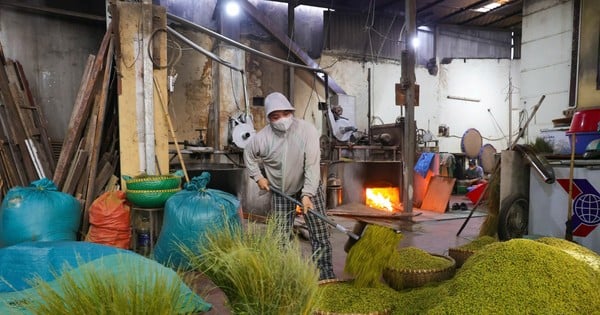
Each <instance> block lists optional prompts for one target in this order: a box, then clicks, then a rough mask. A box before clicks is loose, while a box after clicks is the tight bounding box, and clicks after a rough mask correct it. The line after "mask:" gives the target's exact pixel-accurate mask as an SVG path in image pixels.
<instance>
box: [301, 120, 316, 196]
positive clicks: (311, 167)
mask: <svg viewBox="0 0 600 315" xmlns="http://www.w3.org/2000/svg"><path fill="white" fill-rule="evenodd" d="M307 125H308V126H309V127H310V128H307V129H308V130H306V133H307V141H306V148H305V152H304V186H303V187H302V196H305V195H306V196H309V197H313V196H315V195H316V194H317V189H318V188H319V181H320V179H321V168H320V165H319V162H320V160H321V147H320V144H319V133H318V131H317V129H316V128H315V127H314V126H312V125H309V123H307Z"/></svg>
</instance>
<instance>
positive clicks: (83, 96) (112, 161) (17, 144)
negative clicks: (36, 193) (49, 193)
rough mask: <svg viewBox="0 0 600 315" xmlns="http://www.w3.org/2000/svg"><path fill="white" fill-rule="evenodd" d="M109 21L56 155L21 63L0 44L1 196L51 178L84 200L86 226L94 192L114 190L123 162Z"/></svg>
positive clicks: (85, 72) (83, 227) (85, 226)
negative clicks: (58, 152)
mask: <svg viewBox="0 0 600 315" xmlns="http://www.w3.org/2000/svg"><path fill="white" fill-rule="evenodd" d="M112 37H113V34H112V27H110V26H109V28H108V29H107V32H106V34H105V35H104V37H103V39H102V42H101V44H100V48H99V50H98V53H97V54H96V55H95V56H94V55H90V56H89V57H88V60H87V64H86V67H85V70H84V73H83V77H82V81H81V85H80V87H79V91H78V93H77V97H76V99H75V103H74V106H73V111H72V114H71V119H70V121H69V125H68V126H67V131H66V134H65V138H64V140H63V141H62V146H61V150H60V154H59V155H58V160H57V161H55V159H54V158H53V157H55V156H56V154H53V152H52V144H51V141H50V139H49V137H48V134H47V131H46V121H47V120H46V118H45V117H44V114H43V113H42V110H41V108H40V107H39V106H38V105H37V104H36V103H35V101H34V98H33V97H32V94H31V92H30V91H29V86H28V84H27V80H26V79H25V76H24V73H23V70H22V67H21V66H20V64H19V63H18V62H14V61H12V60H9V59H5V58H4V54H3V53H2V47H1V45H0V61H1V62H2V67H0V199H1V198H2V197H4V195H5V193H6V192H7V190H8V189H10V188H12V187H14V186H27V185H29V183H30V182H32V181H34V180H37V179H40V178H50V179H52V180H53V181H54V183H55V185H56V186H57V187H59V189H61V190H62V191H63V192H65V193H69V194H72V195H73V196H75V197H76V198H77V199H79V200H80V202H81V203H82V206H83V207H82V209H83V210H84V212H83V215H82V231H83V232H84V233H85V231H87V224H88V217H87V209H89V207H90V205H91V203H92V202H93V200H94V199H96V197H98V196H99V195H100V194H102V193H103V192H105V191H108V190H114V188H115V185H116V183H117V181H118V178H117V177H116V176H115V175H114V174H115V172H116V168H117V166H118V162H119V148H118V139H119V136H118V130H117V127H118V117H117V101H116V96H117V94H116V93H117V84H116V82H117V78H116V71H115V69H114V68H115V67H114V62H113V55H114V54H113V50H114V48H113V38H112Z"/></svg>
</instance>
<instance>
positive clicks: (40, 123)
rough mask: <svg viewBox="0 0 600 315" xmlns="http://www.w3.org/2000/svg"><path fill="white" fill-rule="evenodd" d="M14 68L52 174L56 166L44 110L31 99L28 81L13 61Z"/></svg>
mask: <svg viewBox="0 0 600 315" xmlns="http://www.w3.org/2000/svg"><path fill="white" fill-rule="evenodd" d="M15 66H16V69H17V74H18V75H19V80H20V82H21V85H22V87H23V91H24V93H25V95H26V96H27V98H26V99H27V100H28V103H29V107H30V108H31V110H32V111H33V117H34V121H35V123H36V126H37V128H38V130H39V134H40V138H39V142H40V144H41V147H42V149H43V150H44V152H45V156H46V157H48V163H49V167H50V171H51V172H54V168H55V167H56V165H55V163H54V159H53V158H52V155H53V152H52V147H51V145H50V143H51V140H50V136H48V119H47V117H46V115H45V114H44V110H43V109H42V108H41V107H40V106H39V105H38V104H37V102H36V101H35V99H34V98H33V95H32V93H31V89H30V88H29V81H27V77H26V76H25V71H24V70H23V66H22V65H21V63H20V62H19V61H15Z"/></svg>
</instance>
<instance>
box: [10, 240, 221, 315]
mask: <svg viewBox="0 0 600 315" xmlns="http://www.w3.org/2000/svg"><path fill="white" fill-rule="evenodd" d="M90 270H91V271H93V272H100V273H101V274H107V273H109V274H115V275H125V274H127V275H132V273H135V274H134V277H135V278H136V279H141V281H155V279H156V277H155V275H157V274H161V275H164V276H166V277H167V278H168V279H172V281H174V282H173V283H180V289H179V296H178V297H177V298H179V299H181V300H180V301H185V303H182V304H183V305H185V308H186V309H182V310H179V311H180V312H182V313H193V312H205V311H208V310H210V308H211V307H212V305H211V304H209V303H207V302H205V301H204V300H203V299H202V298H200V297H199V296H198V295H196V294H195V293H194V292H193V291H191V289H190V288H188V287H187V286H186V285H185V283H184V282H183V281H181V279H179V276H178V275H177V273H176V272H174V271H173V270H171V269H169V268H166V267H164V266H163V265H161V264H159V263H157V262H155V261H153V260H150V259H147V258H145V257H143V256H140V255H137V254H135V253H133V252H131V251H127V250H123V249H118V248H114V247H111V246H106V245H101V244H95V243H89V242H73V241H65V242H25V243H21V244H18V245H14V246H10V247H6V248H3V249H0V314H17V313H18V314H28V313H27V311H26V310H25V309H24V308H21V307H20V306H19V302H20V301H36V300H38V299H40V297H39V295H38V293H37V292H36V291H37V290H36V288H33V287H31V284H32V279H34V278H36V279H40V280H43V281H44V282H46V283H48V284H49V285H50V287H51V288H52V289H53V290H54V291H56V292H60V290H61V287H60V286H59V285H58V283H56V281H55V280H57V279H59V278H61V277H62V276H63V275H65V273H69V276H71V277H72V278H73V279H75V281H77V283H81V284H83V283H85V282H79V281H85V280H83V279H84V277H85V276H84V274H85V272H89V271H90ZM130 279H131V278H130ZM124 281H125V280H124ZM169 282H171V281H169ZM162 285H164V284H157V286H162ZM92 307H94V306H92ZM95 307H98V306H95Z"/></svg>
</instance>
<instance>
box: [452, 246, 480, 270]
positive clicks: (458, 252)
mask: <svg viewBox="0 0 600 315" xmlns="http://www.w3.org/2000/svg"><path fill="white" fill-rule="evenodd" d="M473 254H475V252H474V251H472V250H466V249H460V248H448V255H449V256H450V257H452V258H454V260H455V261H456V268H460V267H462V265H463V264H464V263H465V261H466V260H467V258H469V257H471V255H473Z"/></svg>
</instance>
